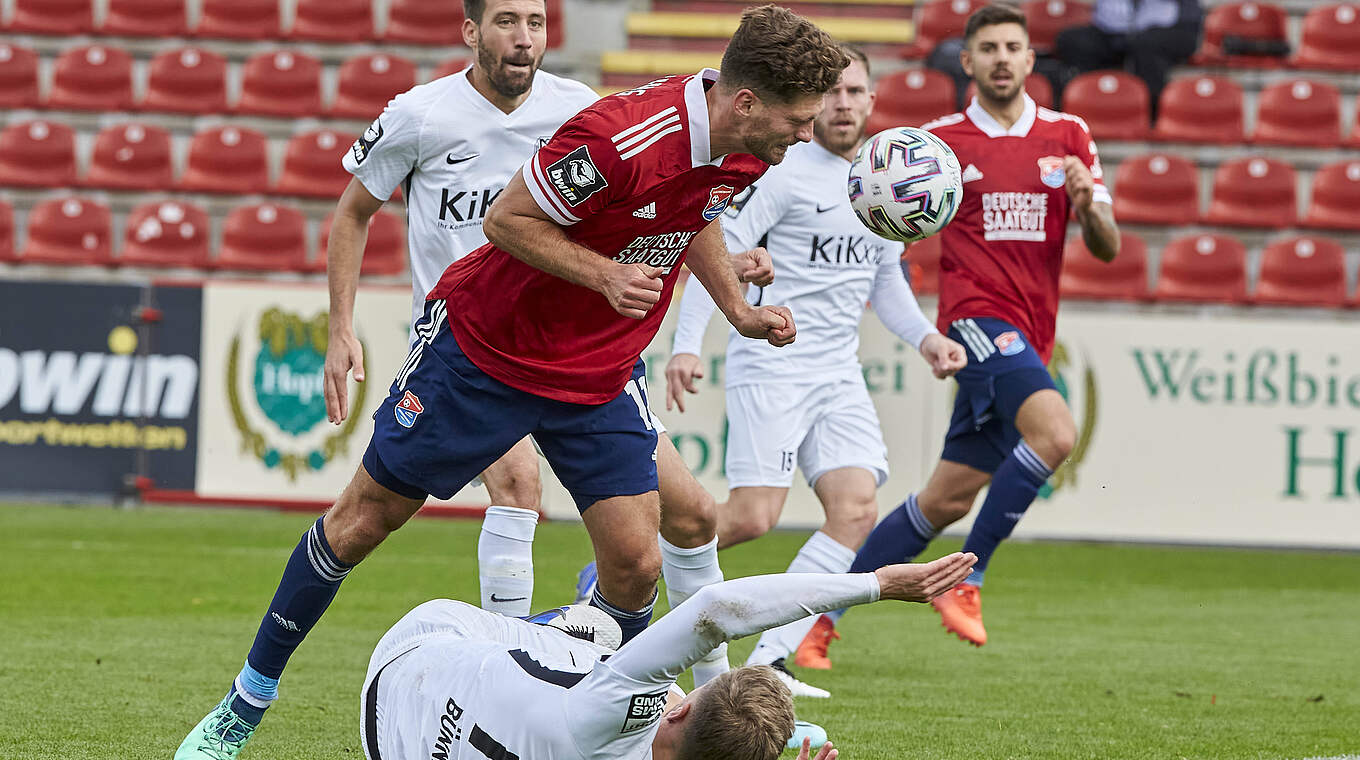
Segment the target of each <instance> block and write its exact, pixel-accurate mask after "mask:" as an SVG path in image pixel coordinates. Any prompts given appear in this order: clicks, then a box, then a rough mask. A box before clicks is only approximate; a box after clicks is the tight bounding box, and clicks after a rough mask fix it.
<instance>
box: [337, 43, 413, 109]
mask: <svg viewBox="0 0 1360 760" xmlns="http://www.w3.org/2000/svg"><path fill="white" fill-rule="evenodd" d="M415 85H416V66H415V64H413V63H411V62H410V61H408V60H406V59H405V58H402V57H400V56H396V55H388V54H386V53H369V54H366V55H360V56H355V57H354V58H351V59H349V60H348V61H345V62H344V63H342V64H341V65H340V76H339V81H338V82H337V84H336V87H335V102H334V103H332V104H331V109H330V115H331V116H333V117H335V118H337V119H365V120H371V119H374V118H376V117H377V116H378V114H380V113H382V110H383V108H385V107H386V106H387V101H389V100H391V99H392V98H394V97H396V96H397V95H400V94H401V93H403V92H406V91H407V90H409V89H411V88H412V87H415Z"/></svg>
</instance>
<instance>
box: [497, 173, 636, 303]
mask: <svg viewBox="0 0 1360 760" xmlns="http://www.w3.org/2000/svg"><path fill="white" fill-rule="evenodd" d="M482 231H483V232H485V233H486V239H487V240H490V241H491V242H492V243H493V244H495V246H496V247H497V248H500V249H501V250H502V251H505V252H506V253H509V254H510V255H511V256H514V257H515V258H517V259H519V260H520V261H523V262H524V263H526V264H528V265H529V266H531V267H533V268H535V269H541V270H543V271H544V272H547V273H548V274H551V275H554V276H557V277H561V278H562V279H564V280H566V281H568V282H571V283H575V284H577V285H580V286H582V287H585V288H590V289H591V290H593V291H595V292H597V293H599V294H601V295H603V296H604V297H605V298H606V299H608V301H609V305H610V306H613V307H614V310H615V311H617V312H618V313H620V314H622V315H623V316H625V317H631V318H633V319H642V318H643V317H645V316H647V312H648V311H650V310H651V308H652V307H653V306H655V305H656V304H657V302H658V301H660V300H661V274H662V270H661V269H659V268H657V267H649V266H645V265H642V264H620V263H618V262H615V261H611V260H610V259H608V258H605V257H604V256H601V255H600V254H598V253H596V252H595V251H592V250H590V249H589V248H587V247H585V246H583V245H581V244H579V243H576V242H574V241H573V240H571V238H568V237H567V233H566V232H565V231H564V230H563V229H562V228H561V227H560V226H559V225H558V224H557V223H556V222H554V221H553V220H552V219H550V218H549V217H548V215H547V214H546V213H544V212H543V209H542V208H540V207H539V205H538V202H537V201H535V200H534V198H533V196H532V195H531V194H530V193H529V188H528V186H527V185H525V184H524V174H523V170H521V171H518V172H515V176H514V177H512V178H511V180H510V184H509V185H506V187H505V190H503V191H502V192H501V194H500V196H499V197H498V198H497V199H496V202H495V203H493V204H491V208H490V210H488V211H487V214H486V219H484V220H483V221H482Z"/></svg>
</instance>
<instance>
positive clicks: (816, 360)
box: [666, 51, 966, 697]
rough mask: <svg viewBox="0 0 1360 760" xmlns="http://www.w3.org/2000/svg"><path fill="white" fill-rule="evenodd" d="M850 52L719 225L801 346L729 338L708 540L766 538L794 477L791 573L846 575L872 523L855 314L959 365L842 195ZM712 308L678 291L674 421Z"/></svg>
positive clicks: (952, 367)
mask: <svg viewBox="0 0 1360 760" xmlns="http://www.w3.org/2000/svg"><path fill="white" fill-rule="evenodd" d="M857 52H858V51H852V57H853V58H854V61H853V62H852V63H851V64H850V67H849V68H847V69H846V70H845V72H844V73H843V74H842V78H841V81H840V83H839V84H838V85H837V86H836V88H835V89H833V90H832V91H831V92H830V93H828V94H827V99H826V107H825V110H823V111H822V113H821V115H820V116H819V117H818V118H817V121H816V122H815V124H814V129H815V137H814V139H813V141H812V142H811V143H808V144H800V145H796V146H793V147H791V148H790V149H789V151H788V155H787V157H786V158H785V159H784V162H783V163H781V164H779V165H778V166H775V167H772V168H771V169H770V170H769V171H768V172H767V173H766V174H765V176H763V177H761V178H760V180H758V181H757V182H756V184H755V185H754V186H753V187H752V190H751V193H750V195H749V196H748V197H747V198H746V199H745V201H744V203H742V204H741V206H740V208H734V209H729V212H728V213H729V217H728V218H726V219H724V220H723V231H724V233H725V235H726V237H727V244H728V247H729V248H731V249H732V250H744V249H747V248H751V247H753V246H755V245H757V244H759V243H760V241H762V240H764V241H766V242H764V245H765V247H766V248H767V249H768V250H769V252H770V255H771V257H772V258H773V260H774V266H775V273H776V276H775V279H774V282H773V283H772V284H771V285H770V286H769V287H765V288H755V287H753V288H750V289H749V290H748V291H747V300H748V301H751V302H752V303H761V302H767V303H779V304H786V305H787V306H788V307H789V309H790V310H791V311H793V313H794V314H795V315H797V319H798V323H799V325H800V332H799V336H798V341H797V342H795V343H794V344H792V345H789V346H786V347H783V348H780V349H778V350H768V351H767V350H763V347H761V346H756V345H748V344H754V343H755V341H745V340H741V339H739V338H733V339H731V340H730V341H729V343H728V349H727V362H726V370H725V371H726V381H727V382H726V386H727V416H728V432H727V441H728V444H727V477H728V482H729V484H730V486H731V489H732V490H731V493H730V495H729V498H728V501H727V503H726V504H725V505H719V508H718V541H719V545H720V546H722V547H727V546H731V545H733V544H737V543H740V542H742V541H748V540H750V539H753V538H756V537H758V536H760V535H763V534H764V533H765V532H767V531H768V530H770V528H771V527H773V526H774V524H775V522H776V521H777V520H778V519H779V514H780V512H781V511H782V510H783V507H784V501H785V498H786V497H787V495H788V489H789V486H790V485H791V484H792V482H793V471H794V469H795V467H797V468H798V469H801V470H802V472H803V475H804V477H806V478H807V482H808V484H809V485H810V486H812V488H813V489H814V491H816V493H817V496H818V498H819V499H820V500H821V502H822V506H823V509H825V511H826V523H825V524H824V525H823V526H822V528H821V529H820V530H819V531H817V532H816V533H813V534H812V537H811V538H809V539H808V541H807V543H806V544H804V545H803V548H802V549H801V550H800V551H799V553H798V556H797V557H795V558H794V560H793V562H792V563H791V564H790V565H789V569H788V571H789V572H790V573H807V572H824V573H825V572H831V573H837V572H845V571H846V570H848V569H849V567H850V563H851V562H852V561H854V558H855V551H856V550H857V549H858V548H859V546H860V544H861V543H863V541H864V538H865V537H866V536H867V535H868V534H869V531H870V530H872V529H873V526H874V522H875V521H876V519H877V517H878V503H877V499H876V492H877V490H878V486H880V485H882V484H883V482H884V480H886V479H887V476H888V460H887V449H886V447H885V446H884V444H883V434H882V432H881V431H880V429H879V421H878V415H877V413H876V412H875V410H874V405H873V402H872V401H871V400H870V398H869V391H868V389H867V388H866V386H865V383H864V376H863V374H862V372H861V369H860V364H859V358H858V356H857V349H858V346H859V323H860V320H861V319H862V318H863V316H864V309H865V303H866V302H872V304H873V307H874V313H875V314H877V315H878V317H879V319H880V320H882V321H883V323H884V324H885V325H886V326H887V327H888V329H889V330H891V331H892V332H893V333H894V334H895V335H897V336H898V337H899V338H901V339H902V340H903V341H904V342H906V343H909V344H911V345H912V346H913V347H915V348H916V349H917V350H918V351H920V353H921V356H922V357H923V358H924V359H925V360H926V361H927V362H928V363H929V364H930V366H931V369H932V370H933V371H934V373H935V375H936V376H937V377H941V378H943V377H948V376H949V375H952V374H953V373H954V372H956V371H958V370H959V369H960V368H962V367H963V366H964V364H965V362H966V359H965V354H964V350H963V347H962V346H961V345H959V344H958V343H955V342H954V341H952V340H950V339H949V338H947V337H945V336H943V335H940V334H939V332H938V331H937V330H936V329H935V327H934V326H933V325H931V323H930V321H929V320H928V319H926V317H925V315H924V314H922V313H921V309H920V307H919V306H918V305H917V303H916V299H915V297H914V296H913V295H912V293H911V289H910V287H908V285H907V282H906V279H905V278H904V277H903V275H902V270H901V267H900V264H899V259H900V257H901V254H902V244H901V243H896V242H890V241H887V240H884V239H882V238H879V237H876V236H875V235H873V234H871V233H869V232H868V231H867V230H865V229H864V225H862V224H861V223H860V222H859V220H858V219H857V218H856V217H855V215H854V212H853V211H852V210H851V208H850V202H849V200H848V198H847V197H846V194H845V177H846V173H847V172H848V171H849V168H850V160H851V158H852V157H853V156H854V153H855V150H856V148H857V147H858V146H859V144H860V142H861V141H862V140H863V137H864V125H865V121H866V119H867V118H868V116H869V113H870V112H871V110H872V108H873V102H874V94H873V93H872V92H870V91H869V71H868V62H867V59H865V58H864V56H863V54H862V53H860V54H854V53H857ZM713 309H714V304H713V300H712V298H710V297H709V295H708V293H707V292H705V291H704V289H703V288H702V287H694V286H691V287H689V288H686V290H685V294H684V297H683V299H682V301H681V306H680V320H679V324H678V325H677V327H676V332H675V344H674V348H673V355H672V357H671V361H670V363H669V365H668V366H667V368H666V380H667V399H666V407H667V409H670V408H671V406H672V404H675V405H677V406H678V407H679V409H680V410H681V411H684V393H685V392H686V391H688V392H690V393H693V392H695V390H696V388H695V385H694V379H695V378H696V377H700V376H701V369H700V361H699V353H700V343H701V341H702V339H703V333H704V328H705V327H706V326H707V324H708V320H709V317H710V316H711V315H712V313H713ZM813 622H814V621H813V619H812V618H808V619H806V620H804V621H800V622H799V623H794V624H792V625H790V626H787V627H785V628H781V629H777V630H774V631H769V632H767V633H765V634H764V635H763V636H761V638H760V643H759V644H758V645H757V646H756V649H755V651H753V652H752V653H751V656H750V658H749V659H748V660H747V664H761V665H764V664H773V665H774V666H775V667H776V669H779V670H781V671H783V672H787V671H786V668H785V665H784V658H785V657H786V656H787V655H788V654H790V653H792V652H793V651H794V649H795V648H796V647H798V645H799V642H801V641H802V640H803V638H804V634H806V633H807V631H808V630H809V629H810V628H811V627H812V625H813ZM803 664H805V665H809V664H810V665H812V666H813V667H817V666H818V665H821V664H822V663H820V662H811V663H808V662H805V663H803ZM786 682H787V683H788V684H789V685H790V688H792V689H794V693H795V694H798V695H805V696H821V697H824V696H828V694H827V692H825V691H823V690H821V689H817V688H815V687H812V686H809V685H807V684H803V683H802V682H799V681H796V680H795V679H793V678H792V676H790V677H789V678H788V679H787V681H786Z"/></svg>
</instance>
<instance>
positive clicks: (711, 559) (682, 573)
mask: <svg viewBox="0 0 1360 760" xmlns="http://www.w3.org/2000/svg"><path fill="white" fill-rule="evenodd" d="M656 542H657V544H658V545H659V546H660V547H661V577H662V578H664V579H665V581H666V601H667V602H668V603H670V606H671V609H675V608H676V607H678V606H679V605H680V604H681V603H682V602H684V601H685V600H686V599H688V598H690V597H691V596H693V595H694V594H695V592H697V591H698V590H699V589H701V588H703V587H704V586H708V585H711V584H714V583H721V582H722V579H723V574H722V568H721V567H719V566H718V539H717V538H716V537H715V538H714V539H713V540H712V541H709V542H708V543H706V544H704V545H703V546H699V547H696V548H694V549H681V548H680V547H678V546H675V545H673V544H671V543H670V542H668V541H666V539H664V538H662V537H661V536H657V537H656ZM847 567H848V566H847ZM729 669H730V666H729V665H728V664H727V644H719V645H718V647H717V648H716V649H714V650H713V651H712V652H709V653H708V654H707V655H705V656H704V658H703V659H702V660H699V661H698V662H696V663H694V666H693V668H692V670H693V672H694V688H696V689H697V688H699V687H700V686H703V685H704V684H705V683H708V682H709V681H710V680H712V679H714V678H717V677H718V676H720V675H722V674H723V673H726V672H727V671H728V670H729Z"/></svg>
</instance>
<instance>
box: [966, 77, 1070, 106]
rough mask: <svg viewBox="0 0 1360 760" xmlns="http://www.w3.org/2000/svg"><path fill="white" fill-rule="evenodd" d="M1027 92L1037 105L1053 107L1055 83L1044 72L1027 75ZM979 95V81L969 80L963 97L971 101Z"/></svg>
mask: <svg viewBox="0 0 1360 760" xmlns="http://www.w3.org/2000/svg"><path fill="white" fill-rule="evenodd" d="M1025 94H1027V95H1029V96H1030V97H1031V98H1033V99H1034V102H1035V104H1036V105H1040V106H1043V107H1044V108H1052V107H1053V83H1052V82H1049V81H1048V77H1046V76H1044V75H1043V74H1030V75H1029V76H1027V77H1025ZM976 96H977V83H976V82H969V83H968V89H967V90H965V91H964V94H963V99H964V101H965V102H971V101H972V100H973V98H974V97H976Z"/></svg>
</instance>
